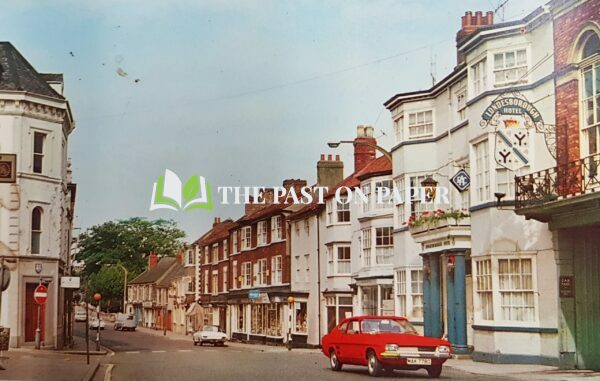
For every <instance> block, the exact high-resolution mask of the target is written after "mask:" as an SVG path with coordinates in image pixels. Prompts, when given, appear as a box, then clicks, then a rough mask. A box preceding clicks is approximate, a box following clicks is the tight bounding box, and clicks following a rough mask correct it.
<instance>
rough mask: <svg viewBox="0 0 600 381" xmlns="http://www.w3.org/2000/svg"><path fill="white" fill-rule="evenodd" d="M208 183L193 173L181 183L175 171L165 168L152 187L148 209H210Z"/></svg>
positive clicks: (210, 201)
mask: <svg viewBox="0 0 600 381" xmlns="http://www.w3.org/2000/svg"><path fill="white" fill-rule="evenodd" d="M212 207H213V205H212V196H211V191H210V184H209V183H208V181H206V179H205V178H204V177H203V176H198V175H193V176H190V178H189V179H188V180H187V181H186V182H185V185H182V183H181V180H180V179H179V176H177V175H176V174H175V172H173V171H171V170H169V169H166V170H165V175H164V176H159V177H158V180H157V181H156V182H155V183H154V186H153V187H152V199H151V200H150V210H157V209H170V210H175V211H177V210H192V209H208V210H212Z"/></svg>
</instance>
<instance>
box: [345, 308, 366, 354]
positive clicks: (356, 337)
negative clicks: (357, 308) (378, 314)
mask: <svg viewBox="0 0 600 381" xmlns="http://www.w3.org/2000/svg"><path fill="white" fill-rule="evenodd" d="M363 346H364V345H363V339H362V334H361V332H360V321H359V320H358V319H352V320H350V321H348V329H347V330H346V335H345V336H344V340H343V349H344V351H345V354H346V356H347V360H346V362H348V363H352V364H362V363H363V361H362V360H363V357H364V356H363V352H364V348H363Z"/></svg>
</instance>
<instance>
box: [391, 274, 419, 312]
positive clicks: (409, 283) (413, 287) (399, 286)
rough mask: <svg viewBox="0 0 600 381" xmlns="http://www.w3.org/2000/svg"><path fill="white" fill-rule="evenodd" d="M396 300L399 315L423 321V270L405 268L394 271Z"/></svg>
mask: <svg viewBox="0 0 600 381" xmlns="http://www.w3.org/2000/svg"><path fill="white" fill-rule="evenodd" d="M396 300H397V301H398V311H399V314H400V315H403V316H408V317H411V318H413V319H416V320H421V319H423V270H421V269H420V268H419V269H415V268H410V267H407V268H403V269H400V270H398V271H396Z"/></svg>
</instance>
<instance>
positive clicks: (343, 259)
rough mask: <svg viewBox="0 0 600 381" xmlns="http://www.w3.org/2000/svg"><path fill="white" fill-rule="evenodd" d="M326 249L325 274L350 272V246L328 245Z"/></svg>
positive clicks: (346, 273) (345, 273)
mask: <svg viewBox="0 0 600 381" xmlns="http://www.w3.org/2000/svg"><path fill="white" fill-rule="evenodd" d="M326 251H327V275H329V276H332V275H348V274H350V246H349V245H328V246H327V247H326Z"/></svg>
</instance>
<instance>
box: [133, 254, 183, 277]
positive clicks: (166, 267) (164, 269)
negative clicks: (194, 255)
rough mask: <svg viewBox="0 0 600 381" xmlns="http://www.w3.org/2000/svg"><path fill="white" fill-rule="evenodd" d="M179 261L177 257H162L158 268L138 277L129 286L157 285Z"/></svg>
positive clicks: (155, 267) (157, 265)
mask: <svg viewBox="0 0 600 381" xmlns="http://www.w3.org/2000/svg"><path fill="white" fill-rule="evenodd" d="M176 264H177V259H176V258H175V257H162V258H161V259H160V260H159V261H158V263H157V264H156V266H154V268H152V269H148V270H146V271H144V272H143V273H141V274H140V275H138V276H137V277H136V278H135V279H133V280H132V281H131V282H129V284H145V283H156V282H159V281H161V280H162V279H163V278H164V276H165V275H167V274H168V273H169V272H170V270H171V268H172V267H176V266H175V265H176Z"/></svg>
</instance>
